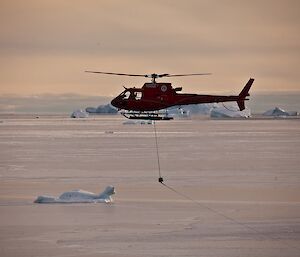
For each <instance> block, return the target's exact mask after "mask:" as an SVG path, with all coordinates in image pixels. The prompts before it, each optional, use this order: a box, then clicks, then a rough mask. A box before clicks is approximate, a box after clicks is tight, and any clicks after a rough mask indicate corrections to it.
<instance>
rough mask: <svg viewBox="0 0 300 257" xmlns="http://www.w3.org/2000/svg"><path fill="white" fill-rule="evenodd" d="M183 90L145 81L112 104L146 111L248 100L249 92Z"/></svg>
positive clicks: (241, 107)
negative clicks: (225, 93)
mask: <svg viewBox="0 0 300 257" xmlns="http://www.w3.org/2000/svg"><path fill="white" fill-rule="evenodd" d="M249 82H250V80H249ZM249 82H248V83H247V85H248V84H249ZM252 82H253V81H252ZM252 82H251V84H252ZM250 86H251V85H250ZM249 88H250V87H249ZM181 90H182V88H173V87H172V85H171V83H156V82H154V83H153V82H152V83H145V84H144V85H143V87H142V88H135V87H133V88H125V90H124V91H123V92H122V93H121V94H120V95H119V96H117V97H116V98H114V99H113V100H112V101H111V104H112V105H113V106H114V107H116V108H118V109H124V110H128V111H137V112H146V111H157V110H161V109H166V108H169V107H172V106H176V105H179V106H181V105H189V104H202V103H218V102H230V101H237V102H239V101H244V100H248V99H246V98H245V97H246V96H247V95H248V92H247V95H245V96H242V97H241V95H232V96H225V95H198V94H183V93H178V92H179V91H181ZM248 90H249V89H248ZM240 109H243V106H240Z"/></svg>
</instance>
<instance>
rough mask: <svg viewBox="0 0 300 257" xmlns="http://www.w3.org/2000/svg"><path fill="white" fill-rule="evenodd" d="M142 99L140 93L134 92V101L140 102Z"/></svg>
mask: <svg viewBox="0 0 300 257" xmlns="http://www.w3.org/2000/svg"><path fill="white" fill-rule="evenodd" d="M141 98H142V92H136V93H135V100H141Z"/></svg>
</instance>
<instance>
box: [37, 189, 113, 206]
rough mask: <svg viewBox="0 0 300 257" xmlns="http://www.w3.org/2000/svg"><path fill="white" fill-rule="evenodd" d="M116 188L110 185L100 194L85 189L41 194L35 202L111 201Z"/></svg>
mask: <svg viewBox="0 0 300 257" xmlns="http://www.w3.org/2000/svg"><path fill="white" fill-rule="evenodd" d="M113 194H115V188H114V187H113V186H108V187H106V189H105V190H104V191H103V192H102V193H100V194H94V193H91V192H88V191H84V190H81V189H79V190H73V191H67V192H64V193H62V194H61V195H60V196H59V197H54V196H48V195H40V196H38V197H37V199H36V200H35V201H34V203H111V202H113V199H112V197H111V196H112V195H113Z"/></svg>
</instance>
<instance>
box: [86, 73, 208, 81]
mask: <svg viewBox="0 0 300 257" xmlns="http://www.w3.org/2000/svg"><path fill="white" fill-rule="evenodd" d="M85 72H89V73H98V74H106V75H117V76H129V77H145V78H152V83H156V80H155V79H157V78H163V77H184V76H202V75H211V73H192V74H168V73H163V74H156V73H152V74H145V75H142V74H128V73H115V72H103V71H89V70H87V71H85Z"/></svg>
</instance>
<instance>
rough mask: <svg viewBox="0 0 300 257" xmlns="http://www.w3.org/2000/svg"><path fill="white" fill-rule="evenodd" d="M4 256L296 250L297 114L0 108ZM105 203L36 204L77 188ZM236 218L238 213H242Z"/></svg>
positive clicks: (299, 185) (299, 230)
mask: <svg viewBox="0 0 300 257" xmlns="http://www.w3.org/2000/svg"><path fill="white" fill-rule="evenodd" d="M0 120H1V121H2V122H1V123H0V193H1V194H0V231H1V233H0V255H1V256H25V257H26V256H50V255H51V256H300V247H299V245H300V244H299V243H300V172H299V170H300V169H299V167H300V158H299V156H300V155H299V153H300V126H299V125H300V120H299V119H286V120H284V119H280V120H279V119H266V120H264V119H250V120H209V119H192V120H174V121H163V122H157V124H156V126H157V131H158V145H159V154H160V163H161V172H162V175H163V177H164V179H165V181H166V184H167V185H169V186H171V187H172V188H174V189H176V190H177V191H179V192H181V193H183V194H186V195H188V196H189V197H191V198H192V199H194V200H195V201H197V202H198V203H195V202H191V201H188V200H187V199H185V198H182V197H180V196H179V195H177V194H175V193H174V192H172V191H170V190H168V189H167V188H166V187H163V186H162V185H161V184H159V183H158V182H157V177H158V169H157V160H156V149H155V139H154V131H153V125H148V124H145V125H140V124H136V125H130V126H129V125H123V122H124V119H123V118H121V117H119V116H103V117H98V116H97V117H90V118H87V119H82V120H74V119H70V118H67V117H64V116H40V118H39V119H36V118H35V117H34V116H30V115H27V116H26V115H20V116H18V117H14V118H11V117H8V116H3V115H2V116H0ZM108 184H112V185H114V186H115V188H116V191H117V194H116V195H115V197H114V198H115V203H114V204H111V205H95V204H74V205H67V206H64V205H50V206H49V205H37V204H33V203H32V202H33V200H34V199H35V198H36V196H37V195H40V194H49V195H57V194H59V193H60V192H63V191H68V190H72V189H74V188H84V189H86V190H88V191H91V192H98V191H99V188H104V187H105V186H106V185H108ZM239 223H240V224H239Z"/></svg>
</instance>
